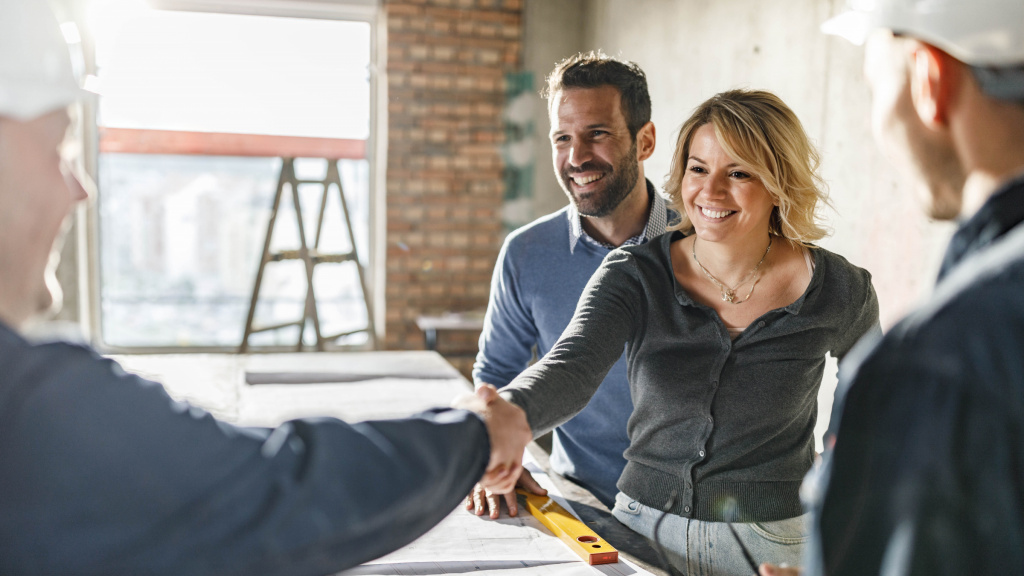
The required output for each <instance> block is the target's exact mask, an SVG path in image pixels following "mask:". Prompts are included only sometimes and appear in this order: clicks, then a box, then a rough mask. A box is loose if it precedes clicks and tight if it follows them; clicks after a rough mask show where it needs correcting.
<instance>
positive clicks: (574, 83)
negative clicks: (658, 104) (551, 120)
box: [541, 50, 651, 139]
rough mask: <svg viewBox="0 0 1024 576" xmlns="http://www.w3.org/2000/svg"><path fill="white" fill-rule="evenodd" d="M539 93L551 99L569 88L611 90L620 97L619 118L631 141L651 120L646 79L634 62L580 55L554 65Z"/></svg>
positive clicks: (587, 54) (592, 53)
mask: <svg viewBox="0 0 1024 576" xmlns="http://www.w3.org/2000/svg"><path fill="white" fill-rule="evenodd" d="M547 81H548V84H547V86H546V87H545V88H544V90H543V91H541V96H543V97H544V98H546V99H547V101H548V107H549V108H550V106H551V99H552V98H554V97H555V94H557V93H558V92H559V91H561V90H566V89H569V88H598V87H601V86H613V87H615V88H616V89H618V91H619V94H620V95H621V97H622V115H623V116H625V117H626V126H627V127H628V128H629V134H630V136H632V137H633V138H634V139H635V138H636V133H637V132H639V131H640V128H642V127H643V125H644V124H647V123H648V122H650V120H651V95H650V94H648V93H647V76H646V75H645V74H644V71H643V70H641V69H640V67H639V66H637V65H636V63H635V62H628V61H622V60H618V59H615V58H612V57H610V56H607V55H605V54H604V53H603V52H601V51H600V50H597V51H592V52H580V53H579V54H576V55H575V56H570V57H568V58H566V59H565V60H562V61H561V62H559V63H558V64H556V65H555V69H554V70H552V71H551V74H549V75H548V78H547Z"/></svg>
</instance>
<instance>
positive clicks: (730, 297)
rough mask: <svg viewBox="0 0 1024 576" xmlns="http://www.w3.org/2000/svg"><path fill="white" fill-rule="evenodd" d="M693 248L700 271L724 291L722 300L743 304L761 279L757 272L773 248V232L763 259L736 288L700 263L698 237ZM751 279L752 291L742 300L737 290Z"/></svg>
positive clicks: (769, 236) (694, 240) (694, 258)
mask: <svg viewBox="0 0 1024 576" xmlns="http://www.w3.org/2000/svg"><path fill="white" fill-rule="evenodd" d="M691 249H692V253H693V261H694V262H696V263H697V267H699V268H700V271H701V272H703V273H704V275H705V276H707V278H708V280H710V281H711V283H712V284H714V285H715V286H717V287H718V289H719V290H721V291H722V301H723V302H728V303H730V304H742V303H744V302H746V301H747V300H750V295H751V294H753V293H754V286H757V281H758V280H760V279H761V277H760V276H758V274H757V270H758V269H759V268H760V267H761V264H763V263H764V259H765V258H767V257H768V252H769V251H770V250H771V249H772V236H771V234H769V235H768V247H767V248H765V249H764V255H763V256H761V259H760V260H758V261H757V264H756V265H755V266H754V268H753V269H752V270H751V271H750V273H748V274H747V275H746V276H744V277H743V280H741V281H740V283H739V284H737V285H736V287H735V288H729V287H728V286H726V285H725V284H724V283H723V282H722V281H721V280H719V279H718V278H715V277H714V275H712V274H711V272H708V269H707V268H705V267H704V265H703V264H701V263H700V260H698V259H697V238H696V237H694V239H693V246H692V247H691ZM751 280H753V282H752V283H751V284H750V291H749V292H747V297H746V298H744V299H742V300H737V299H736V290H738V289H739V288H740V287H741V286H743V285H744V284H746V283H747V282H750V281H751Z"/></svg>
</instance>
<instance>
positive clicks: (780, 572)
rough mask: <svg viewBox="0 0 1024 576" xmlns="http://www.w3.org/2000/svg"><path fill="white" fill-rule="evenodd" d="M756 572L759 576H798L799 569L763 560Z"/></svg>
mask: <svg viewBox="0 0 1024 576" xmlns="http://www.w3.org/2000/svg"><path fill="white" fill-rule="evenodd" d="M757 573H758V575H759V576H800V569H799V568H792V567H790V566H787V565H786V564H779V565H778V566H776V565H774V564H769V563H767V562H765V563H764V564H761V566H759V567H758V570H757Z"/></svg>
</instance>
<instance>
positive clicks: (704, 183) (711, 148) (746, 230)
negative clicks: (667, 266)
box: [682, 124, 775, 244]
mask: <svg viewBox="0 0 1024 576" xmlns="http://www.w3.org/2000/svg"><path fill="white" fill-rule="evenodd" d="M685 160H686V172H685V173H684V175H683V182H682V200H683V209H684V210H686V215H687V216H689V218H690V222H692V223H693V229H694V232H695V233H696V234H697V236H698V237H700V239H701V240H705V241H709V242H730V243H731V242H737V241H740V242H742V241H746V240H754V241H757V242H758V243H759V244H760V243H763V242H764V237H765V236H766V235H767V234H768V231H769V222H770V220H771V214H772V210H773V209H774V208H775V204H774V202H773V201H772V197H771V194H769V193H768V189H767V188H765V187H764V184H762V183H761V180H760V179H759V178H758V177H756V176H754V175H753V173H752V172H751V171H750V170H749V169H748V168H746V167H745V166H743V165H742V164H740V162H739V161H738V160H736V159H735V158H733V157H732V156H729V154H728V153H726V151H725V149H724V148H722V145H721V144H720V143H719V142H718V137H717V136H716V135H715V128H714V126H713V125H711V124H705V125H703V126H701V127H700V128H698V129H697V130H696V131H695V132H694V133H693V139H692V140H691V142H690V150H689V157H688V158H686V159H685Z"/></svg>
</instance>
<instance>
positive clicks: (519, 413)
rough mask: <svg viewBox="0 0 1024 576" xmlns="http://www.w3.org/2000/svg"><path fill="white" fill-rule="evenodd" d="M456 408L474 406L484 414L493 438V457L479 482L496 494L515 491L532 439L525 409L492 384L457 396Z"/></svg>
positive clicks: (471, 407)
mask: <svg viewBox="0 0 1024 576" xmlns="http://www.w3.org/2000/svg"><path fill="white" fill-rule="evenodd" d="M452 406H453V407H454V408H463V409H465V410H472V411H473V412H476V413H477V414H479V415H481V416H482V417H483V419H484V423H485V424H486V425H487V434H488V435H489V436H490V438H491V459H490V461H489V462H488V463H487V469H486V471H484V476H483V478H481V479H480V485H482V486H483V487H484V488H486V489H489V490H491V491H493V492H494V493H496V494H505V493H508V492H512V491H513V489H514V488H515V485H516V480H518V478H519V473H520V471H521V470H522V469H523V451H524V450H526V445H527V444H529V443H530V441H531V440H533V432H532V431H531V430H530V425H529V423H528V422H527V421H526V413H525V412H523V409H522V408H520V407H518V406H516V405H515V404H512V403H510V402H508V401H507V400H505V399H504V398H502V397H501V396H499V395H498V390H497V389H496V388H495V387H494V386H491V385H490V384H484V385H482V386H480V387H479V388H477V389H476V394H465V395H463V396H460V397H459V398H456V399H455V402H453V403H452Z"/></svg>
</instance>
